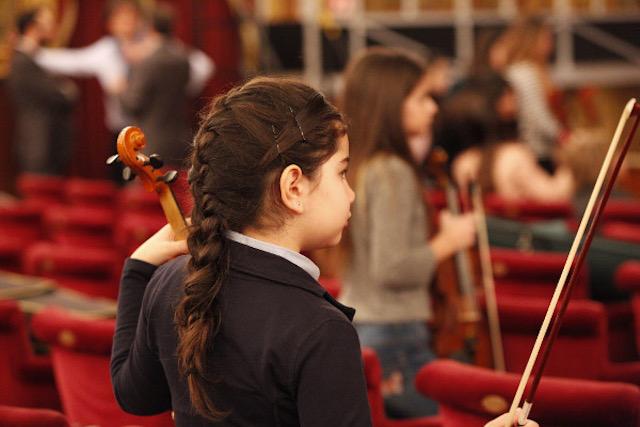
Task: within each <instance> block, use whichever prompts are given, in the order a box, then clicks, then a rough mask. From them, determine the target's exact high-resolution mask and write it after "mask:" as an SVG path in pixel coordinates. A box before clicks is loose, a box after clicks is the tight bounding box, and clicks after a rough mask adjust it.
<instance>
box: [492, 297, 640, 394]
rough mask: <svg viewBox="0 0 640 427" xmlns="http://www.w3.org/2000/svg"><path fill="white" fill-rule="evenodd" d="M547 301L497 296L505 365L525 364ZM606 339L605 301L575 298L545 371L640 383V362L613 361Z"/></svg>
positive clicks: (514, 369) (512, 368)
mask: <svg viewBox="0 0 640 427" xmlns="http://www.w3.org/2000/svg"><path fill="white" fill-rule="evenodd" d="M548 305H549V301H547V300H539V299H533V298H530V299H526V300H525V299H521V298H520V299H516V298H507V297H502V298H500V299H499V300H498V312H499V317H500V328H501V332H502V344H503V348H504V356H505V364H506V367H507V371H509V372H522V371H523V370H524V367H525V365H526V363H527V360H528V358H529V354H530V352H531V349H532V348H533V343H534V341H535V339H536V336H537V334H538V331H539V329H540V325H542V321H543V319H544V316H545V314H546V311H547V308H548ZM608 345H609V337H608V331H607V318H606V313H605V309H604V307H603V305H602V304H600V303H597V302H594V301H588V300H575V301H571V302H570V303H569V306H568V307H567V311H566V312H565V315H564V317H563V320H562V327H561V328H560V332H559V334H558V337H557V338H556V340H555V342H554V344H553V347H552V351H551V354H550V356H549V360H548V361H547V365H546V367H545V373H546V374H548V375H553V376H558V377H570V378H585V379H592V380H604V381H623V382H629V383H633V384H637V385H640V362H627V363H614V362H611V361H610V360H609V353H608Z"/></svg>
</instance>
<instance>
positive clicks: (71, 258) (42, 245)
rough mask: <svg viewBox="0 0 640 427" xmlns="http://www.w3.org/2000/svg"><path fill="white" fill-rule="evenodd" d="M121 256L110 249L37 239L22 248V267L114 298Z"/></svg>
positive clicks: (71, 285) (62, 282) (63, 282)
mask: <svg viewBox="0 0 640 427" xmlns="http://www.w3.org/2000/svg"><path fill="white" fill-rule="evenodd" d="M122 260H123V257H122V256H121V255H119V254H118V253H117V252H115V251H113V250H110V249H99V248H89V247H83V246H76V245H58V244H56V243H53V242H38V243H35V244H33V245H31V246H30V247H29V248H28V249H27V250H26V251H25V252H24V257H23V271H24V272H25V273H26V274H32V275H36V276H42V277H48V278H50V279H53V280H55V281H56V282H58V284H59V285H60V286H62V287H65V288H68V289H73V290H75V291H78V292H82V293H85V294H88V295H93V296H99V297H107V298H116V297H117V295H118V274H119V269H120V266H122Z"/></svg>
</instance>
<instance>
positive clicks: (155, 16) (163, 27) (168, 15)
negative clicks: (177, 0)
mask: <svg viewBox="0 0 640 427" xmlns="http://www.w3.org/2000/svg"><path fill="white" fill-rule="evenodd" d="M174 15H175V13H174V10H173V8H172V7H171V5H169V4H167V3H159V4H157V5H156V7H155V8H154V9H153V11H152V12H151V26H152V27H153V29H154V30H155V31H156V32H157V33H160V34H162V35H164V36H169V35H171V34H173V21H174Z"/></svg>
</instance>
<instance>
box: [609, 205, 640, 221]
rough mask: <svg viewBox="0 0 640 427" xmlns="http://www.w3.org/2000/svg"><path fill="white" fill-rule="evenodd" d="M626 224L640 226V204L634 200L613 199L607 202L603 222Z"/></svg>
mask: <svg viewBox="0 0 640 427" xmlns="http://www.w3.org/2000/svg"><path fill="white" fill-rule="evenodd" d="M611 221H614V222H626V223H630V224H637V225H640V202H639V201H638V200H634V199H612V200H609V201H608V202H607V206H606V207H605V209H604V213H603V222H611Z"/></svg>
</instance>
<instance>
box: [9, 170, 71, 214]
mask: <svg viewBox="0 0 640 427" xmlns="http://www.w3.org/2000/svg"><path fill="white" fill-rule="evenodd" d="M64 184H65V179H64V178H61V177H58V176H52V175H38V174H33V173H22V174H20V176H18V179H17V180H16V187H17V189H18V193H20V195H21V196H22V197H23V198H24V199H25V200H29V201H33V202H36V203H39V204H41V205H43V206H46V205H52V204H59V203H62V200H63V191H64Z"/></svg>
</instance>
